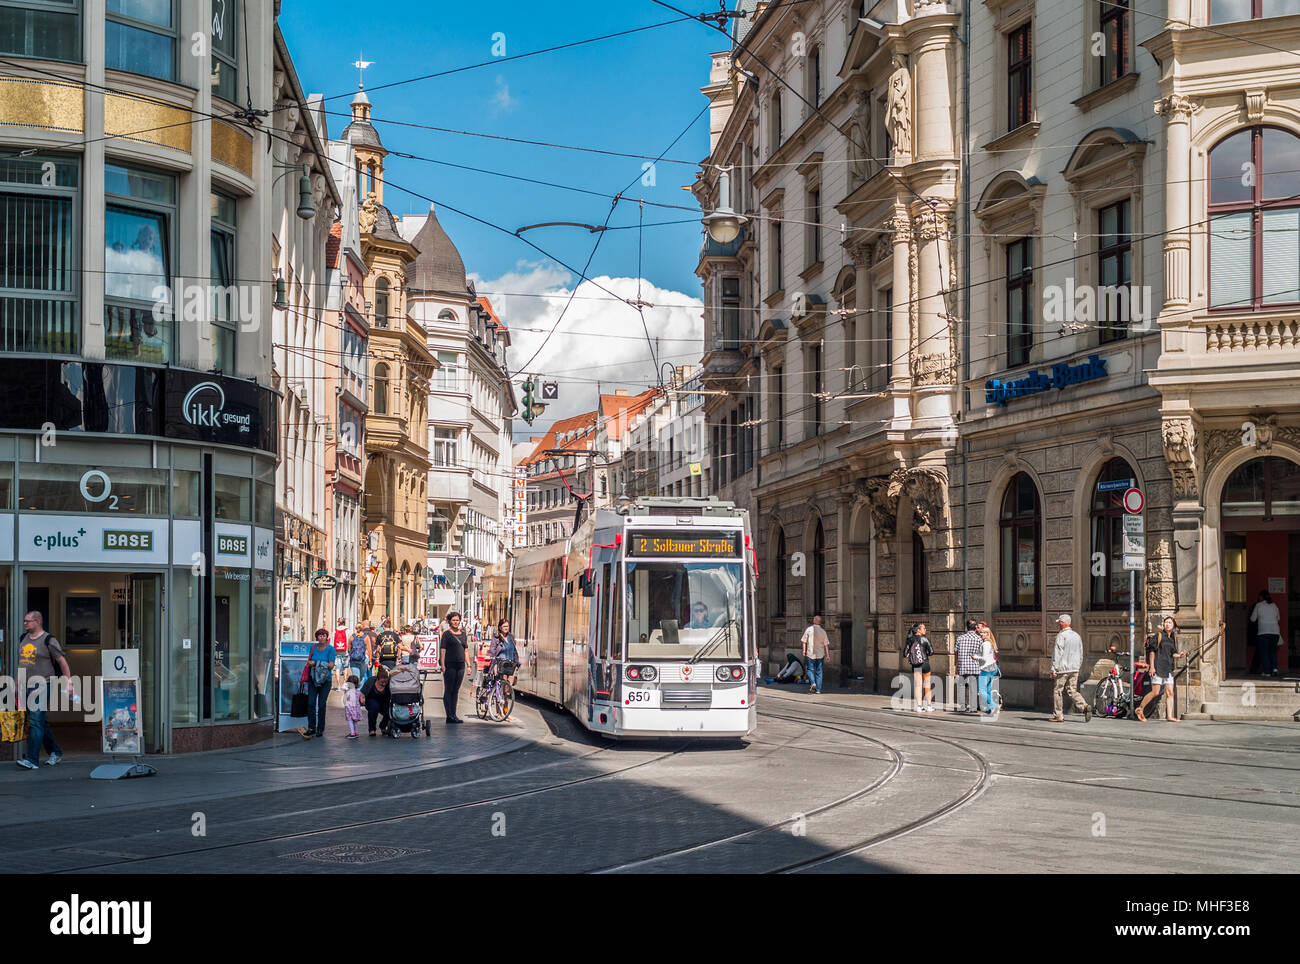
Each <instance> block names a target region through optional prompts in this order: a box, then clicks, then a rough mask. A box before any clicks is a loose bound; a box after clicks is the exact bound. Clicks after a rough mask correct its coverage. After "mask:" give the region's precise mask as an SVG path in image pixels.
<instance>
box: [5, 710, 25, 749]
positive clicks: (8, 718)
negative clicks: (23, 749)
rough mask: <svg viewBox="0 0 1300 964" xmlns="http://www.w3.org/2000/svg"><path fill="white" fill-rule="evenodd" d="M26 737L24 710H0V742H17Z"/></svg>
mask: <svg viewBox="0 0 1300 964" xmlns="http://www.w3.org/2000/svg"><path fill="white" fill-rule="evenodd" d="M25 739H27V713H26V711H25V710H0V743H18V742H19V741H21V740H25Z"/></svg>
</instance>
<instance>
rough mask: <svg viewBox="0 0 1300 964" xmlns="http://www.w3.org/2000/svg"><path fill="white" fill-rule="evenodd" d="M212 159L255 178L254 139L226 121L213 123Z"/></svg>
mask: <svg viewBox="0 0 1300 964" xmlns="http://www.w3.org/2000/svg"><path fill="white" fill-rule="evenodd" d="M212 159H213V160H214V161H217V162H219V163H221V164H224V165H226V167H231V168H234V169H235V170H236V171H239V172H241V173H242V174H245V175H247V176H248V177H252V176H253V139H252V138H251V137H249V136H248V135H247V134H245V133H244V132H243V131H241V130H240V129H239V128H237V127H235V126H233V125H231V124H227V123H226V122H225V121H217V120H214V121H213V122H212Z"/></svg>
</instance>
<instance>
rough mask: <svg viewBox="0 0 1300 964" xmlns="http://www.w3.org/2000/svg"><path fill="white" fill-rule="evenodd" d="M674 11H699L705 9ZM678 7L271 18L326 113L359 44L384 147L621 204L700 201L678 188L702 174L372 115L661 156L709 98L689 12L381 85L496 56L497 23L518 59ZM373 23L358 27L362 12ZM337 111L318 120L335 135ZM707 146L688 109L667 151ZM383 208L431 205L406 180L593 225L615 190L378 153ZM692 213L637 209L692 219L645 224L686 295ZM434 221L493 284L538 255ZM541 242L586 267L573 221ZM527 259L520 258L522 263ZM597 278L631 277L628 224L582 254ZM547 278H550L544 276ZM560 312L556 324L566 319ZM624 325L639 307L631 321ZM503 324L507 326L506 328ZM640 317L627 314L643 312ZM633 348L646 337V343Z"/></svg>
mask: <svg viewBox="0 0 1300 964" xmlns="http://www.w3.org/2000/svg"><path fill="white" fill-rule="evenodd" d="M698 3H699V0H692V2H691V6H688V7H684V8H683V9H698V10H700V11H703V10H705V9H711V8H710V7H709V6H708V5H707V4H705V5H703V6H698ZM675 16H676V15H675V14H673V13H672V12H671V11H668V10H665V9H664V8H662V7H658V6H656V5H655V4H653V3H651V2H649V0H627V2H622V3H595V2H585V0H583V2H563V3H536V2H532V3H524V2H518V0H506V2H498V3H493V4H450V3H433V4H431V3H429V2H428V0H374V2H372V3H369V4H357V3H355V2H353V3H343V2H340V0H321V2H312V3H308V2H306V0H284V5H283V9H282V12H281V17H280V25H281V29H282V30H283V31H284V34H285V37H286V39H287V41H288V43H289V48H290V51H291V53H292V55H293V58H294V62H295V65H296V67H297V70H298V74H299V77H300V78H301V80H302V84H303V87H304V89H306V90H307V91H308V92H320V93H324V94H326V95H327V96H330V95H340V94H341V95H344V96H341V97H339V98H338V99H336V100H333V101H331V102H330V103H329V105H328V109H330V110H336V111H339V112H342V113H346V112H347V110H348V106H347V105H348V101H349V100H350V99H351V96H352V93H353V92H354V91H355V90H356V86H357V71H356V70H355V69H354V68H353V67H352V66H351V64H352V62H353V61H355V60H356V59H357V58H358V56H359V55H360V54H361V53H362V52H364V55H365V59H367V60H371V61H373V62H374V66H373V67H371V68H370V69H369V70H367V71H366V87H367V89H368V90H370V97H371V100H372V102H373V117H374V118H375V119H376V127H377V128H378V129H379V132H380V135H381V137H382V138H383V140H384V146H385V147H387V148H388V149H389V150H390V151H401V152H405V153H409V154H415V155H419V156H422V157H427V158H433V159H435V160H439V161H448V162H452V163H455V164H462V165H467V166H471V167H475V168H485V169H489V170H494V171H502V172H506V173H510V174H515V175H520V176H524V177H531V178H536V179H539V180H543V181H553V182H558V183H562V184H567V185H573V186H577V187H582V188H585V189H588V190H594V191H599V192H602V193H606V194H613V193H615V192H616V191H618V190H621V189H622V188H624V187H626V186H627V185H628V184H629V183H630V182H633V181H635V183H634V184H633V185H632V187H631V188H630V189H629V190H628V195H629V196H630V197H644V198H645V199H646V200H647V201H656V202H662V203H667V204H677V205H687V206H691V207H693V206H694V198H693V197H692V196H691V194H690V193H689V192H687V191H683V190H682V189H681V186H682V185H684V184H689V183H691V182H692V181H693V179H694V176H695V171H696V168H695V167H694V166H688V165H684V164H669V163H660V164H658V165H657V166H656V169H655V171H654V180H655V184H654V185H653V186H649V185H644V184H642V182H641V180H640V178H641V175H642V170H641V164H642V162H641V161H639V160H635V159H632V158H614V157H606V156H600V155H595V154H585V153H577V152H573V151H563V150H555V149H550V148H542V147H532V146H525V145H518V144H511V143H506V142H502V141H493V140H487V139H484V138H480V137H467V136H462V135H456V134H447V133H440V132H434V131H428V130H421V129H418V128H412V127H400V126H395V125H393V124H385V123H383V121H384V120H392V121H401V122H410V123H417V124H429V125H436V126H438V127H445V128H454V129H457V130H467V131H475V132H480V133H487V134H497V135H505V136H509V137H519V138H527V139H532V140H543V141H549V142H554V143H562V144H571V145H578V146H584V147H597V148H601V149H604V150H612V151H623V152H628V153H634V154H645V155H650V156H657V155H658V154H660V153H661V152H662V151H663V150H664V149H665V148H666V147H667V146H668V145H669V144H670V143H671V142H672V140H673V139H674V138H675V137H677V135H678V134H679V133H681V131H682V130H683V128H685V127H686V126H687V124H688V123H689V122H690V121H691V119H692V118H693V117H695V115H696V114H697V113H699V111H700V110H701V108H702V107H703V106H704V104H705V99H704V97H703V95H701V94H700V92H699V88H700V87H701V86H703V85H704V84H705V83H707V81H708V71H709V56H708V55H709V53H710V52H711V51H713V50H716V49H720V48H722V47H724V46H725V45H726V40H725V38H723V37H722V36H721V35H720V34H718V33H717V32H715V31H713V30H711V29H709V28H706V27H705V26H703V25H701V24H699V23H696V22H684V23H679V24H674V25H671V26H665V27H660V28H658V29H655V30H649V31H645V32H642V33H638V34H633V35H631V36H627V37H620V38H614V39H611V40H605V41H601V42H599V43H596V44H590V45H585V46H581V47H577V48H573V49H570V50H564V51H558V52H554V53H546V54H541V55H539V56H537V57H531V58H525V59H522V60H516V61H507V62H503V63H493V64H491V65H489V66H485V67H480V68H478V69H476V70H470V71H465V72H463V73H459V74H453V75H451V76H447V77H441V78H435V79H431V80H425V81H420V82H418V83H411V84H405V85H402V86H398V87H393V88H389V89H387V90H380V89H374V88H378V87H380V86H381V85H383V84H386V83H392V82H394V81H400V80H405V79H407V78H410V77H413V76H417V75H420V74H425V73H431V72H434V71H439V70H446V69H448V68H453V67H461V66H464V65H469V64H475V63H479V62H482V61H488V60H492V59H493V43H494V34H497V33H500V34H504V40H505V52H506V54H507V55H510V56H514V55H518V54H522V53H526V52H528V51H531V50H536V49H539V48H543V47H549V46H553V45H557V44H563V43H568V42H571V41H575V40H581V39H586V38H589V37H595V36H599V35H601V34H606V33H612V32H614V31H618V30H624V29H628V28H631V27H637V26H643V25H648V24H654V23H659V22H662V21H666V20H671V19H673V18H674V17H675ZM366 22H370V23H371V24H374V26H373V27H371V28H366V27H365V25H364V24H365V23H366ZM346 123H347V121H346V118H345V117H342V116H330V118H329V124H330V132H331V134H332V135H335V136H337V134H338V132H339V131H341V130H342V129H343V127H344V125H345V124H346ZM707 152H708V115H707V112H706V113H705V114H704V115H703V116H700V117H699V118H697V119H696V121H695V123H694V124H693V125H692V126H691V127H690V130H689V131H688V132H687V133H686V135H685V136H684V137H682V139H681V140H680V141H679V142H678V144H677V146H676V147H675V148H673V150H672V151H671V152H670V154H669V157H670V158H675V159H680V160H687V161H690V162H692V163H693V162H696V161H699V160H701V159H702V158H703V157H704V156H705V155H706V154H707ZM387 173H388V185H387V187H386V189H385V198H384V200H385V203H386V204H387V206H388V207H389V208H390V209H391V210H392V211H393V213H394V214H397V215H402V214H409V213H419V212H423V211H424V210H427V203H426V202H424V201H422V200H420V199H418V198H414V197H411V196H410V195H407V194H404V193H403V192H402V191H401V190H399V189H398V188H397V186H398V185H402V186H406V187H410V188H412V189H414V190H416V191H418V192H419V193H421V194H425V195H428V196H429V197H431V198H434V199H435V200H437V201H441V202H444V203H446V204H448V205H453V206H455V207H458V208H461V209H463V210H465V211H468V212H470V213H472V214H474V215H476V216H478V217H480V218H483V219H484V220H487V221H491V222H494V223H496V224H499V225H502V226H504V227H506V228H508V229H510V230H512V231H513V230H514V229H515V228H517V227H519V226H522V225H525V224H532V223H537V222H543V221H581V222H587V223H591V224H600V223H601V222H602V221H603V220H604V218H605V215H606V213H607V211H608V210H609V204H610V202H609V200H608V199H604V198H600V197H592V196H588V195H583V194H579V193H574V192H570V191H564V190H557V189H554V188H549V187H543V186H539V185H534V184H527V183H522V182H518V181H510V180H506V179H503V178H499V177H493V176H490V175H485V174H480V173H474V172H470V171H464V170H458V169H455V168H451V167H447V166H444V165H441V164H433V163H427V162H424V161H418V160H410V159H402V158H392V157H390V158H389V162H388V168H387ZM698 216H699V215H698V212H696V211H694V210H692V211H674V210H665V209H662V208H653V207H650V206H649V205H647V206H646V208H645V215H644V217H645V221H647V222H652V221H678V220H688V223H685V224H678V225H674V226H668V227H655V228H649V229H647V230H646V231H645V232H644V235H643V237H644V245H643V248H642V252H643V254H642V258H643V262H642V271H641V274H642V277H644V278H645V279H647V280H648V281H650V282H651V283H653V284H656V285H658V286H660V287H662V288H664V289H669V290H672V291H678V292H683V293H686V294H688V295H690V296H695V297H698V295H699V283H698V279H697V278H696V277H695V274H694V271H695V265H696V259H697V254H698V250H699V243H700V230H699V224H698V220H697V219H698ZM439 218H440V220H441V221H442V223H443V226H444V227H445V228H446V229H447V231H448V233H449V234H450V235H451V237H452V239H453V240H454V241H455V242H456V244H457V246H458V248H459V249H460V252H461V255H462V257H463V258H464V260H465V264H466V267H467V269H468V270H469V271H470V272H471V273H473V274H476V275H478V276H479V277H480V278H483V279H499V278H501V277H502V276H504V275H506V274H507V273H510V272H514V271H518V270H520V269H522V268H526V267H528V266H538V265H540V264H541V263H542V262H543V261H544V260H545V259H544V257H543V255H541V254H540V253H538V252H537V251H535V250H533V249H531V248H529V247H528V246H527V245H525V244H523V243H521V242H519V241H517V240H515V239H513V238H511V237H509V236H508V235H506V234H503V233H500V232H498V231H494V230H492V229H490V228H488V227H485V226H483V225H480V224H476V223H474V222H472V221H470V220H468V219H466V218H464V217H460V216H458V215H456V214H455V213H453V212H451V211H447V210H444V209H441V208H440V213H439ZM636 222H637V206H636V205H635V204H633V203H629V202H624V203H620V204H619V206H618V210H617V211H616V212H615V215H614V218H613V221H612V222H611V223H612V224H625V225H626V224H636ZM528 237H529V238H531V239H532V240H533V241H534V242H535V243H536V244H538V245H539V246H540V247H542V248H544V249H546V250H547V251H549V252H551V253H553V254H554V255H556V256H557V257H559V258H560V259H562V260H563V261H564V262H566V263H567V264H568V265H570V266H572V267H574V268H581V267H582V265H583V264H584V263H585V261H586V259H587V256H588V254H589V252H590V250H591V245H592V243H593V241H594V237H595V236H594V235H592V234H590V233H589V232H587V231H584V230H581V229H574V228H550V229H540V230H536V231H533V232H529V234H528ZM521 262H522V264H521ZM591 271H592V273H594V274H599V275H607V276H610V277H619V278H624V277H628V278H635V277H636V275H637V232H636V231H635V230H631V231H617V232H614V231H612V232H609V233H607V234H606V236H605V238H604V240H603V241H602V243H601V246H600V249H599V251H598V252H597V254H596V257H595V260H594V261H593V262H592V267H591ZM552 280H554V278H552ZM567 320H568V319H567V317H566V327H567ZM633 320H634V321H635V320H636V319H635V315H633ZM508 321H509V320H508V319H507V322H508ZM638 328H639V322H638ZM643 347H644V346H643Z"/></svg>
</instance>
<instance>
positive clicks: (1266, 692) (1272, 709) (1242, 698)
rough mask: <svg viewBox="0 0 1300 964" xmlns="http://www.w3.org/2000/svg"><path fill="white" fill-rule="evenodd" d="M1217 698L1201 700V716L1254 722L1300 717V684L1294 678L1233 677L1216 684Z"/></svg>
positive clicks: (1191, 714) (1193, 714)
mask: <svg viewBox="0 0 1300 964" xmlns="http://www.w3.org/2000/svg"><path fill="white" fill-rule="evenodd" d="M1218 695H1219V698H1218V699H1217V700H1216V701H1215V702H1213V703H1202V704H1201V706H1200V710H1199V712H1196V713H1189V714H1188V715H1189V716H1197V717H1200V718H1202V719H1214V720H1225V721H1227V720H1232V721H1255V722H1258V721H1260V720H1300V683H1296V682H1295V681H1293V680H1280V679H1264V678H1262V677H1261V678H1260V679H1258V680H1232V681H1229V682H1227V683H1222V684H1220V685H1219V694H1218Z"/></svg>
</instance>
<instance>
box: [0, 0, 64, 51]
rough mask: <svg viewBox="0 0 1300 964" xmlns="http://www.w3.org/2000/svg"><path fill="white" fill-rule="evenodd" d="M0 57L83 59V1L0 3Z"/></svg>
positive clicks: (25, 0) (41, 0) (39, 0)
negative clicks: (3, 55)
mask: <svg viewBox="0 0 1300 964" xmlns="http://www.w3.org/2000/svg"><path fill="white" fill-rule="evenodd" d="M0 54H9V55H11V56H15V57H32V58H35V59H38V60H66V61H69V62H72V63H77V62H79V61H80V60H81V0H22V2H21V3H16V2H10V0H4V2H0Z"/></svg>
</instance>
